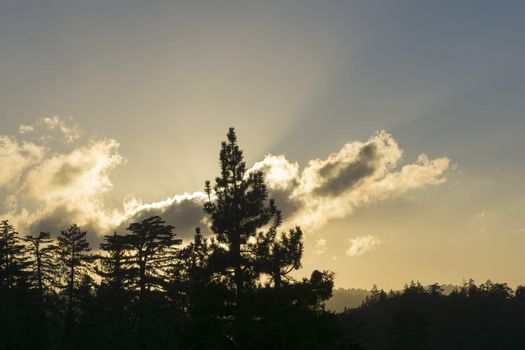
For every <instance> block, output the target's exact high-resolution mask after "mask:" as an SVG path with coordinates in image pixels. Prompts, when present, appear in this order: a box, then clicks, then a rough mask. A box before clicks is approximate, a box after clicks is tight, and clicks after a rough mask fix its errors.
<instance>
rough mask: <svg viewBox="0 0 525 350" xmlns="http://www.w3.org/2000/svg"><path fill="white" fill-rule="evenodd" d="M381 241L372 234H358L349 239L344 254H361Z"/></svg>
mask: <svg viewBox="0 0 525 350" xmlns="http://www.w3.org/2000/svg"><path fill="white" fill-rule="evenodd" d="M381 243H382V242H381V241H380V240H379V239H378V238H376V237H374V236H372V235H367V236H359V237H356V238H352V239H350V240H349V245H348V249H347V250H346V255H348V256H358V255H362V254H364V253H366V252H368V251H370V250H373V249H375V248H376V247H377V246H378V245H379V244H381Z"/></svg>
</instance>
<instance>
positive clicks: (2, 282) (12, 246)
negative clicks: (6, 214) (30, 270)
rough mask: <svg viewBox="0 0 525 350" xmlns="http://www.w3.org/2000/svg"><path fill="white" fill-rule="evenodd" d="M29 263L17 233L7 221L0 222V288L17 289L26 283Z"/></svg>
mask: <svg viewBox="0 0 525 350" xmlns="http://www.w3.org/2000/svg"><path fill="white" fill-rule="evenodd" d="M28 266H29V262H28V261H27V256H26V255H25V247H24V245H23V244H21V243H20V238H19V233H18V232H17V231H16V230H15V228H14V226H13V225H11V224H10V223H9V221H8V220H3V221H1V222H0V286H4V287H7V288H13V287H18V286H21V285H23V284H25V283H26V282H27V270H26V269H27V267H28Z"/></svg>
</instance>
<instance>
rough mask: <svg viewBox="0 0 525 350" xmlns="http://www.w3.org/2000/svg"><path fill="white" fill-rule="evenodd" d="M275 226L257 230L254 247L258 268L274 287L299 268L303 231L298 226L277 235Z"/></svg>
mask: <svg viewBox="0 0 525 350" xmlns="http://www.w3.org/2000/svg"><path fill="white" fill-rule="evenodd" d="M276 228H277V227H272V228H271V229H270V230H269V231H268V232H266V233H265V232H262V231H261V232H259V233H258V234H257V241H256V243H255V244H254V248H255V251H256V254H257V262H258V265H259V270H260V271H261V272H262V273H265V274H267V275H268V276H270V278H271V281H272V282H273V285H274V286H275V288H281V287H282V286H283V284H284V283H287V282H288V281H290V280H292V278H291V277H290V273H291V272H292V271H293V270H297V269H299V268H301V258H302V255H303V242H302V236H303V232H302V231H301V228H300V227H296V228H295V229H291V230H289V231H288V233H285V232H283V233H281V234H280V237H277V230H276Z"/></svg>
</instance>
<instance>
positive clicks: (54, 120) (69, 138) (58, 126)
mask: <svg viewBox="0 0 525 350" xmlns="http://www.w3.org/2000/svg"><path fill="white" fill-rule="evenodd" d="M68 121H69V122H67V121H65V120H63V119H61V118H60V117H59V116H56V115H55V116H53V117H44V118H40V121H39V123H40V124H42V125H44V126H45V127H46V128H47V129H49V130H58V131H60V132H61V133H62V134H63V135H64V138H65V140H66V142H73V141H76V140H78V139H79V138H80V137H81V136H82V130H81V129H80V127H79V126H78V125H76V124H73V125H70V124H72V121H73V120H72V118H69V120H68Z"/></svg>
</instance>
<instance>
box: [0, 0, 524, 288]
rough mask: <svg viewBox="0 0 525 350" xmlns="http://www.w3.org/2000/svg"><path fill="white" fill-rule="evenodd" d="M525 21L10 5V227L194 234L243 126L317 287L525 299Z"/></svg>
mask: <svg viewBox="0 0 525 350" xmlns="http://www.w3.org/2000/svg"><path fill="white" fill-rule="evenodd" d="M523 18H525V5H523V2H521V1H497V2H496V1H482V0H477V1H386V0H385V1H342V0H341V1H328V0H325V1H306V0H300V1H299V0H297V1H283V0H281V1H266V0H265V1H233V0H230V1H221V0H213V1H212V0H210V1H196V0H192V1H129V0H128V1H107V0H104V1H94V0H90V1H44V0H38V1H36V0H35V1H10V0H0V121H1V124H0V161H1V162H2V163H3V164H4V165H1V166H0V217H2V218H9V219H11V220H13V221H14V222H16V223H17V226H18V227H19V228H20V230H21V231H22V232H23V233H25V231H27V230H40V229H47V230H51V231H53V232H57V231H58V230H60V229H63V228H64V227H65V226H66V225H67V224H68V223H69V222H70V221H71V220H75V221H77V222H78V223H80V224H82V225H84V227H86V228H87V229H89V230H91V231H92V233H93V236H95V235H96V234H98V235H102V234H106V233H108V231H110V230H112V229H115V227H116V228H117V229H119V230H120V229H122V227H124V225H125V223H126V222H127V221H129V220H131V219H133V218H138V217H140V216H141V215H145V214H150V213H161V214H163V215H164V216H165V217H167V218H168V219H169V220H171V221H173V222H171V223H172V224H174V225H175V226H177V230H176V232H178V233H179V235H181V236H182V237H190V236H191V235H192V231H191V227H193V226H195V225H197V224H199V222H200V220H201V219H202V211H201V208H200V204H201V202H200V201H201V200H202V199H201V194H200V193H199V191H201V190H202V189H203V183H204V180H206V179H213V178H214V177H215V176H217V175H218V172H219V169H218V150H219V145H220V142H221V141H222V140H223V139H224V138H225V134H226V132H227V129H228V127H230V126H234V127H236V129H237V131H238V136H239V141H240V144H241V146H242V148H243V149H244V150H245V155H246V160H247V163H248V166H249V167H252V166H253V165H254V164H255V163H256V162H261V161H262V163H258V164H257V165H256V166H255V168H260V169H263V170H266V171H268V172H269V174H271V176H273V177H271V179H270V180H269V186H270V187H271V189H272V194H273V195H274V196H275V197H276V198H277V200H278V204H279V203H280V204H281V207H283V210H284V212H285V213H288V214H289V216H288V218H289V223H288V224H290V225H291V224H296V223H299V224H301V225H303V226H304V227H305V230H304V231H305V234H306V238H305V257H304V264H303V265H304V271H305V273H308V272H309V271H311V270H312V269H313V268H322V269H331V270H333V271H335V272H336V285H337V286H338V287H370V286H371V285H372V284H373V283H377V284H378V285H379V286H381V287H384V288H399V287H401V286H402V285H403V283H405V282H408V281H410V280H420V281H421V282H422V283H433V282H441V283H461V280H462V279H463V278H470V277H472V278H474V279H476V280H477V281H478V282H482V281H484V280H486V279H488V278H490V279H492V280H496V281H503V282H509V283H510V284H511V285H516V284H520V283H521V284H523V283H525V275H524V274H523V266H525V254H523V250H524V249H525V219H524V208H525V186H524V184H523V180H524V178H525V162H524V161H525V156H524V155H523V151H524V150H525V138H524V137H523V134H524V132H525V115H524V111H525V68H524V66H523V61H524V59H523V57H524V55H525V24H524V23H525V22H524V21H523ZM381 130H384V131H381ZM269 154H273V155H274V156H269ZM420 154H425V156H419V155H420ZM281 155H282V157H279V156H281ZM184 193H187V194H186V195H185V196H184ZM92 241H93V242H96V238H92Z"/></svg>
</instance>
